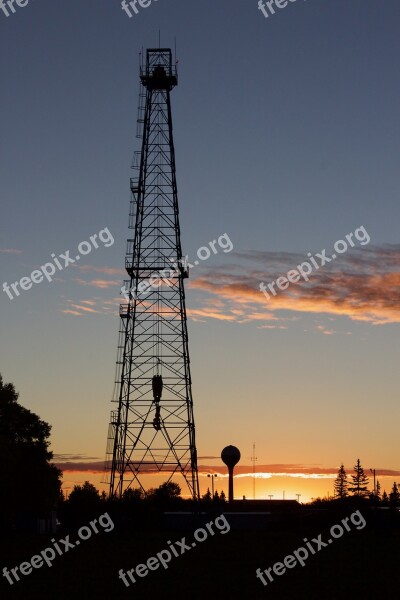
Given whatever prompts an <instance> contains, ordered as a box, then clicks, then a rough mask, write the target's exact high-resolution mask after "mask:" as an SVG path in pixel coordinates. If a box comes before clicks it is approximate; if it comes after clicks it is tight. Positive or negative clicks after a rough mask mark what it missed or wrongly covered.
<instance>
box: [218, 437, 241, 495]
mask: <svg viewBox="0 0 400 600" xmlns="http://www.w3.org/2000/svg"><path fill="white" fill-rule="evenodd" d="M221 458H222V460H223V462H224V463H225V464H226V466H227V467H228V470H229V504H232V502H233V469H234V467H235V465H237V463H238V462H239V460H240V451H239V448H236V446H226V447H225V448H224V449H223V450H222V452H221Z"/></svg>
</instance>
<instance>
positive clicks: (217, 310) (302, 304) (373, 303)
mask: <svg viewBox="0 0 400 600" xmlns="http://www.w3.org/2000/svg"><path fill="white" fill-rule="evenodd" d="M235 258H236V259H237V261H238V262H237V264H235V265H229V266H219V267H216V268H215V269H213V270H208V271H207V272H206V273H204V274H202V275H201V276H200V277H198V278H196V279H194V280H191V282H190V286H191V288H192V289H196V290H197V291H198V292H201V293H202V294H204V296H203V297H202V299H201V303H202V305H203V306H201V307H199V308H196V309H195V310H196V312H195V313H194V317H195V318H196V317H198V318H202V319H205V318H212V319H221V320H228V321H236V322H238V323H245V322H247V321H262V320H264V321H271V320H274V319H275V320H278V321H281V320H282V319H280V318H279V315H280V314H282V313H280V311H291V312H299V313H323V314H326V315H331V316H332V315H333V316H346V317H348V318H349V319H351V320H353V321H365V322H368V323H371V324H374V325H381V324H385V323H400V245H387V246H384V247H375V248H372V247H368V248H362V249H351V250H349V252H348V253H347V254H346V255H343V256H342V257H341V258H340V259H338V260H336V261H335V262H332V263H330V264H329V265H326V266H324V267H322V268H321V269H319V270H316V271H314V272H313V273H312V274H311V275H310V280H309V282H304V281H301V282H299V283H295V284H291V285H290V287H289V288H288V289H287V290H285V291H278V293H277V295H276V296H272V295H270V299H269V300H268V299H267V298H266V297H265V296H264V295H263V294H262V292H260V289H259V284H260V282H261V281H263V282H264V283H266V284H268V283H269V282H272V281H274V280H276V279H277V278H278V277H279V276H281V275H285V273H287V272H288V271H289V270H291V269H295V268H296V265H298V264H300V263H301V262H303V261H304V260H305V257H304V255H296V254H293V253H283V252H281V253H276V252H247V253H243V254H238V253H236V254H235ZM240 261H242V262H240ZM249 262H250V264H248V263H249ZM261 264H262V265H263V267H264V269H263V270H261V269H260V268H259V267H260V265H261ZM222 299H223V300H224V306H222V305H221V300H222ZM213 300H214V301H215V305H214V304H213ZM192 310H193V309H192ZM267 325H268V324H267ZM261 326H262V327H265V325H261ZM321 332H322V333H324V334H325V335H332V334H333V333H334V331H333V330H328V329H324V330H321Z"/></svg>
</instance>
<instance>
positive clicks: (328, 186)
mask: <svg viewBox="0 0 400 600" xmlns="http://www.w3.org/2000/svg"><path fill="white" fill-rule="evenodd" d="M399 17H400V6H399V4H398V2H395V1H394V0H387V1H386V2H382V1H381V0H363V1H362V2H361V1H357V0H352V1H351V2H349V1H348V0H319V1H318V0H309V1H308V2H301V1H300V0H299V1H298V2H296V3H292V4H289V5H288V6H287V7H286V8H285V9H281V10H277V11H276V14H275V15H274V16H273V17H270V18H268V19H265V18H264V17H263V16H262V14H261V13H260V11H259V10H258V9H257V2H256V0H219V1H218V2H215V0H202V1H201V2H195V1H194V0H189V1H188V0H174V1H173V2H171V1H168V0H158V2H153V3H152V5H151V6H150V7H148V8H146V9H140V13H139V14H138V15H136V16H134V17H133V18H132V19H129V18H128V17H127V15H126V14H125V13H124V12H123V11H122V10H121V7H120V3H119V2H118V1H114V0H102V1H101V2H99V1H98V0H85V1H84V2H82V1H81V2H78V1H77V0H75V1H72V0H70V1H68V2H67V0H58V1H57V2H55V1H54V0H51V1H50V0H41V1H38V0H31V2H30V3H29V4H28V5H27V6H26V7H24V8H18V9H17V12H16V13H15V14H13V15H10V16H9V17H8V18H6V17H5V16H4V14H2V13H1V12H0V50H1V52H0V64H1V72H2V78H1V79H2V103H1V104H2V110H1V111H0V127H1V140H0V163H1V174H2V201H1V215H0V216H1V219H0V223H1V228H0V249H2V251H0V264H1V282H0V283H1V284H2V282H4V281H7V282H8V283H10V282H14V281H17V280H19V279H21V277H24V276H27V275H30V273H31V272H32V271H33V270H34V269H35V268H37V267H38V266H40V265H42V264H44V263H45V262H47V261H48V260H50V259H51V253H52V252H54V253H55V254H57V255H58V254H60V253H63V252H64V251H66V250H71V255H75V254H76V248H77V246H78V244H79V243H80V242H81V241H82V240H87V239H88V238H89V236H90V235H92V234H94V233H97V232H99V231H100V230H101V229H103V228H105V227H108V228H109V230H110V231H111V233H112V235H113V236H114V238H115V244H114V245H113V246H111V247H109V248H105V247H102V246H101V247H100V248H99V249H98V250H93V251H92V253H91V254H89V255H88V256H86V257H82V258H81V262H80V264H79V268H75V267H69V268H68V269H67V270H65V271H63V272H62V273H59V274H58V276H57V281H54V282H53V283H47V282H46V283H41V284H37V285H35V286H34V287H33V288H32V289H31V290H29V291H25V292H23V293H22V294H21V296H20V297H18V298H14V299H13V300H12V301H11V300H10V299H9V298H8V296H7V295H6V294H5V293H4V292H1V293H0V303H1V325H0V328H1V340H2V344H1V355H0V361H1V362H0V364H1V367H0V370H1V373H2V374H3V377H4V379H5V380H6V381H12V382H14V383H15V385H16V387H17V389H18V390H19V391H20V393H21V402H22V404H24V405H25V406H27V407H28V408H30V409H31V410H33V411H35V412H37V413H38V414H40V416H41V417H42V418H43V419H45V420H47V421H49V422H50V423H51V424H52V425H53V435H52V441H53V450H54V452H56V453H58V454H73V455H77V456H87V457H93V458H99V460H101V459H102V458H103V455H104V451H105V443H106V432H107V425H108V418H109V411H110V407H111V404H110V400H111V395H112V390H113V379H114V363H115V358H116V345H117V330H118V326H119V323H118V317H117V316H116V315H117V313H116V309H117V301H118V292H119V287H120V285H122V279H123V278H124V276H123V271H122V270H121V273H119V272H118V271H113V270H115V269H122V267H123V264H124V254H125V247H126V238H127V237H130V232H129V230H128V210H129V198H130V194H129V177H130V176H131V171H130V164H131V159H132V155H133V151H134V150H138V149H139V142H138V140H137V139H136V138H135V132H136V115H137V101H138V91H139V78H138V51H139V50H140V48H141V47H145V48H146V47H151V46H157V45H158V30H159V29H161V42H162V45H165V46H171V45H172V46H173V43H174V36H176V37H177V47H178V51H177V57H178V59H179V65H178V67H179V78H180V79H179V86H178V88H177V89H176V90H174V92H173V116H174V134H175V145H176V159H177V171H178V186H179V201H180V211H181V227H182V244H183V249H184V252H185V253H188V254H189V257H193V256H195V253H196V250H197V248H199V247H200V246H203V245H205V244H207V243H208V242H209V241H210V240H213V239H216V237H218V236H219V235H221V234H222V233H225V232H226V233H227V234H228V235H229V237H230V239H231V241H232V243H233V245H234V250H233V251H232V252H231V253H226V254H224V253H223V252H220V253H219V254H218V256H216V257H213V258H210V259H209V261H207V262H205V263H204V264H202V265H200V266H199V267H198V268H196V272H195V271H194V270H193V274H192V276H191V279H190V281H189V283H188V286H187V303H188V307H189V309H190V310H191V311H192V312H191V320H190V322H189V335H190V351H191V362H192V375H193V393H194V401H195V417H196V426H197V445H198V452H199V455H200V456H218V455H219V453H220V450H221V448H222V447H223V446H224V445H226V444H229V443H233V444H235V445H237V446H238V447H239V448H240V449H241V450H242V455H243V459H242V464H243V465H246V464H248V465H250V461H249V460H246V458H248V457H249V456H250V455H251V449H252V443H253V441H255V442H256V444H257V456H258V459H259V460H258V462H259V464H260V465H272V464H276V463H279V464H288V465H293V464H296V465H304V468H305V469H306V470H307V468H308V466H309V465H320V466H321V467H324V468H331V467H335V468H336V467H337V466H338V465H339V463H340V462H341V461H343V462H344V463H345V465H346V466H347V467H348V469H349V470H350V469H351V467H352V465H353V464H354V462H355V460H356V458H357V457H358V456H360V458H361V461H362V463H363V465H364V466H365V467H367V468H369V467H370V466H371V467H376V468H377V469H381V470H383V469H392V470H400V462H399V455H398V427H397V423H398V419H399V417H400V408H399V403H398V389H399V377H398V357H399V322H400V312H399V308H398V307H399V300H400V297H399V296H400V294H399V284H400V274H399V258H400V246H399V222H400V204H399V187H400V186H399V180H398V173H399V139H400V136H399V133H400V132H399V128H400V119H399V103H398V98H399V95H400V79H399V69H398V57H399V50H400V42H399V36H398V26H399ZM361 225H363V226H364V227H365V228H366V230H367V231H368V233H369V236H370V238H371V242H370V244H369V245H368V246H357V248H354V249H349V251H348V252H347V254H346V255H342V258H341V259H340V261H338V262H336V263H334V265H333V266H331V265H330V266H329V267H326V269H325V268H324V270H323V272H322V269H321V271H320V272H319V273H318V274H315V277H314V279H313V281H311V282H310V284H309V285H308V286H307V285H305V284H302V285H301V286H300V285H296V286H293V287H292V288H291V290H289V291H288V292H284V291H282V292H280V294H279V297H278V298H277V299H276V301H275V300H274V302H275V304H273V303H272V301H271V303H268V301H267V300H266V299H265V298H264V297H263V296H262V294H261V293H260V292H259V289H258V286H259V282H260V280H263V281H265V282H268V281H272V280H274V279H276V277H277V276H278V274H282V273H285V272H287V271H288V270H290V269H292V268H295V267H296V265H297V264H298V262H301V261H302V260H305V259H306V256H307V252H312V253H313V254H315V253H316V252H320V251H321V250H322V249H323V248H326V249H327V251H328V253H329V252H330V251H331V249H332V246H333V244H334V242H335V241H336V240H338V239H342V238H343V237H344V236H345V235H346V234H348V233H350V232H353V231H354V230H355V229H356V228H357V227H360V226H361ZM5 250H13V251H14V252H9V251H5ZM82 267H83V268H82ZM105 267H106V268H108V269H112V270H111V271H110V270H106V272H104V271H105V269H104V268H105ZM96 269H97V270H96ZM85 307H86V308H89V309H90V310H92V311H95V312H88V311H87V310H86V311H85V310H84V308H85ZM65 311H70V312H65ZM71 312H76V313H79V315H80V316H78V315H74V314H71ZM84 313H86V314H84ZM201 464H204V465H214V464H215V465H216V466H217V465H218V466H220V464H221V462H220V461H219V460H214V461H211V462H210V461H207V460H204V461H201ZM299 469H300V467H299ZM300 470H301V469H300ZM280 472H282V471H280ZM273 482H274V479H273V478H272V479H269V480H268V481H267V482H266V483H265V486H264V487H265V493H274V489H275V488H274V483H273ZM247 484H249V480H247ZM204 485H205V484H204V483H202V486H203V487H204ZM329 485H330V484H329ZM279 486H280V487H279V489H281V487H282V486H281V482H279ZM326 486H327V484H326V482H323V484H322V487H321V490H319V489H318V490H317V491H318V493H319V492H320V493H325V490H326V489H327V488H326ZM264 487H263V488H260V492H261V489H262V490H264ZM386 487H387V488H389V484H388V485H387V486H386ZM289 488H290V485H289V487H288V488H287V489H289ZM296 489H297V491H298V492H301V491H302V489H301V486H299V485H297V482H296ZM304 489H305V488H304ZM315 489H316V488H315ZM315 489H314V488H313V490H311V491H313V493H314V492H315ZM250 490H251V486H250V485H248V487H247V488H246V487H245V486H242V488H241V491H243V493H246V494H247V493H248V494H250V493H251V492H250ZM311 491H310V492H309V495H310V496H311V495H312V493H311ZM387 491H389V489H387ZM307 493H308V488H307V490H306V492H305V495H307ZM314 495H316V493H314ZM292 496H293V494H292ZM287 497H288V495H287ZM289 497H290V495H289ZM293 497H294V496H293Z"/></svg>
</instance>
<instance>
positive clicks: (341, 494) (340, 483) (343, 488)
mask: <svg viewBox="0 0 400 600" xmlns="http://www.w3.org/2000/svg"><path fill="white" fill-rule="evenodd" d="M348 486H349V484H348V481H347V474H346V471H345V469H344V465H343V463H342V464H341V465H340V468H339V471H338V474H337V477H336V479H335V483H334V490H335V496H336V498H346V496H348V495H349V492H348Z"/></svg>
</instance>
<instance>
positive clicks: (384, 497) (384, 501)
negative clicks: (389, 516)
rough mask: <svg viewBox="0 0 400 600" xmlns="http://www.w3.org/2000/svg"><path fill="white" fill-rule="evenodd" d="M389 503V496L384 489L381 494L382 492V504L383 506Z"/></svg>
mask: <svg viewBox="0 0 400 600" xmlns="http://www.w3.org/2000/svg"><path fill="white" fill-rule="evenodd" d="M388 504H389V498H388V495H387V493H386V490H383V494H382V505H383V506H387V505H388Z"/></svg>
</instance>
